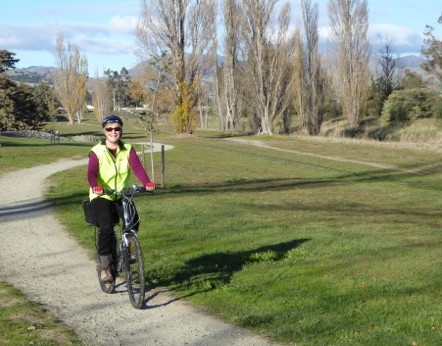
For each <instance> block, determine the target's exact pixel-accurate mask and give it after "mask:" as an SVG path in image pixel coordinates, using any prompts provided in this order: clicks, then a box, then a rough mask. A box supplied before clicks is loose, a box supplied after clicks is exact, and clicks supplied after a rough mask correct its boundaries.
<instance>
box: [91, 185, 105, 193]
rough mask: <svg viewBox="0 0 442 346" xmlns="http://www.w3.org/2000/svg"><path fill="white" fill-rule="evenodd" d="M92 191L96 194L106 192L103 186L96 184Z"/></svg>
mask: <svg viewBox="0 0 442 346" xmlns="http://www.w3.org/2000/svg"><path fill="white" fill-rule="evenodd" d="M92 192H93V193H94V194H96V195H102V194H103V193H104V190H103V188H102V187H101V186H94V187H93V188H92Z"/></svg>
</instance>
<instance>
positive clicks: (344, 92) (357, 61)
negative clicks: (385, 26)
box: [328, 0, 370, 126]
mask: <svg viewBox="0 0 442 346" xmlns="http://www.w3.org/2000/svg"><path fill="white" fill-rule="evenodd" d="M328 13H329V17H330V21H331V30H332V37H333V40H334V42H335V46H336V48H337V56H336V57H337V72H338V78H339V80H338V81H337V83H336V88H337V91H338V95H339V98H340V100H341V103H342V110H343V113H344V115H345V116H347V118H348V121H349V124H350V126H358V125H359V118H360V115H361V113H362V111H363V109H364V107H365V103H366V101H367V97H368V92H367V90H368V86H369V70H368V61H369V58H370V46H369V43H368V39H367V30H368V8H367V1H366V0H329V3H328Z"/></svg>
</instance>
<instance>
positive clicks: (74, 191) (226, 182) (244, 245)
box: [49, 134, 442, 345]
mask: <svg viewBox="0 0 442 346" xmlns="http://www.w3.org/2000/svg"><path fill="white" fill-rule="evenodd" d="M224 136H225V135H224V134H221V135H219V134H218V135H216V134H215V135H214V136H210V135H207V134H205V138H202V137H199V138H198V137H192V138H176V137H173V136H171V137H166V136H165V135H162V136H159V137H158V138H157V141H161V142H163V143H167V144H172V145H174V146H175V149H174V150H172V151H169V152H167V153H166V186H165V188H162V189H158V190H157V192H156V194H155V195H153V196H149V195H146V196H144V195H141V196H139V198H138V199H137V207H138V210H139V213H140V214H141V217H142V221H143V224H142V228H141V231H140V239H141V242H142V246H143V250H144V253H145V260H146V274H147V278H148V279H149V281H150V282H151V284H152V285H161V286H167V287H170V288H172V289H173V290H174V292H175V295H176V296H177V297H179V298H182V299H187V300H189V301H192V302H194V303H195V304H198V305H201V306H203V307H205V308H207V310H208V311H211V312H212V313H213V314H215V315H217V316H220V317H222V318H223V319H225V320H227V321H230V322H233V323H235V324H237V325H240V326H244V327H247V328H250V329H252V330H254V331H257V332H259V333H263V334H265V335H270V336H271V337H272V338H273V339H275V340H278V341H281V342H287V343H294V344H297V345H326V344H329V345H411V344H412V343H417V344H418V345H439V344H440V343H441V340H442V295H441V290H440V287H441V284H442V274H441V250H440V249H441V241H442V236H441V232H440V226H441V222H440V210H441V204H442V202H441V199H440V193H441V184H440V181H441V178H442V174H441V173H442V170H441V164H440V162H441V155H440V154H438V153H434V152H426V151H419V150H411V149H400V148H390V147H388V146H379V145H373V144H360V143H359V144H358V143H357V142H348V143H347V142H345V143H343V142H337V141H318V140H305V139H297V138H282V137H277V136H275V137H272V138H265V137H256V138H253V139H254V140H262V141H265V142H266V144H267V145H270V146H274V147H277V148H280V149H284V150H286V149H288V150H291V152H287V151H277V150H272V149H269V148H256V147H252V146H247V145H241V144H236V143H233V142H229V141H226V140H224V139H222V138H219V137H224ZM294 151H298V152H308V153H312V154H316V155H320V156H318V157H315V156H311V155H310V156H309V155H303V154H299V153H298V154H296V153H295V152H294ZM330 158H332V159H330ZM339 159H345V160H347V161H339ZM159 161H160V159H159V155H157V156H156V172H157V173H156V176H158V175H159V174H158V172H159V170H160V162H159ZM364 162H371V163H380V164H383V165H386V166H387V165H389V166H392V165H394V166H395V167H396V168H397V169H399V170H395V169H393V168H392V167H390V168H388V167H387V168H383V167H380V166H374V165H369V164H364ZM84 170H85V167H80V168H78V169H74V170H71V171H68V172H62V173H59V174H57V175H55V176H54V177H53V182H54V184H55V185H51V186H52V187H51V189H50V191H49V197H50V198H51V199H52V201H53V203H54V204H55V205H56V206H57V209H58V211H59V212H60V214H61V218H62V220H63V222H64V223H65V224H66V225H67V226H68V228H69V229H71V230H72V232H73V233H74V234H75V236H76V237H77V238H78V239H79V241H80V242H81V244H82V245H84V246H86V247H88V248H90V249H91V253H92V251H93V241H92V236H91V234H90V233H88V232H87V230H86V229H87V227H85V224H84V222H83V219H82V212H81V207H80V202H81V200H82V199H84V198H86V197H87V192H86V181H85V178H84ZM60 186H62V187H63V188H62V189H61V188H59V187H60Z"/></svg>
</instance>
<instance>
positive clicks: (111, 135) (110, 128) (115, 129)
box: [103, 123, 122, 143]
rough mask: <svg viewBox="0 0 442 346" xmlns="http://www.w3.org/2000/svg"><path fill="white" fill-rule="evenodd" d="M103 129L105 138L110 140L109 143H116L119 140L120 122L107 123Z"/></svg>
mask: <svg viewBox="0 0 442 346" xmlns="http://www.w3.org/2000/svg"><path fill="white" fill-rule="evenodd" d="M103 130H104V135H105V136H106V138H107V140H108V141H110V142H111V143H116V142H118V141H119V140H120V138H121V131H122V128H121V126H120V124H118V123H111V124H107V125H106V126H105V127H104V129H103Z"/></svg>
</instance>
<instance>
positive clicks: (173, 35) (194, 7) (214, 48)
mask: <svg viewBox="0 0 442 346" xmlns="http://www.w3.org/2000/svg"><path fill="white" fill-rule="evenodd" d="M217 4H219V5H220V6H219V8H218V7H216V6H217ZM301 11H302V16H301V17H302V24H301V25H299V26H298V27H297V28H296V30H295V31H294V32H291V31H290V23H291V8H290V6H289V4H284V5H280V4H279V3H278V1H277V0H242V1H239V0H224V1H219V2H214V1H210V0H198V1H196V0H185V1H174V0H143V1H142V11H141V19H140V21H139V24H138V27H137V40H138V44H139V46H140V48H141V51H142V52H143V53H144V56H145V57H146V58H148V57H149V58H152V57H154V61H156V63H155V65H156V66H155V69H154V71H156V72H157V77H156V79H155V76H152V75H151V76H150V77H149V78H148V82H147V83H146V84H145V85H147V86H148V87H147V88H145V92H146V93H150V96H146V97H145V99H146V100H149V105H150V107H151V108H152V109H156V108H157V107H159V106H160V104H159V103H156V102H157V101H158V99H156V98H155V97H152V94H155V95H159V94H161V93H169V94H170V95H173V97H174V107H175V108H174V110H173V115H174V121H175V126H176V131H177V132H191V131H192V129H193V128H194V127H195V126H196V125H195V119H196V118H195V117H193V114H194V113H195V110H197V109H199V110H200V113H201V109H202V107H201V105H205V103H206V102H207V101H208V100H210V101H212V102H213V103H212V104H211V106H212V107H213V106H215V108H216V111H217V113H218V116H219V123H220V127H221V128H223V129H233V130H241V120H242V119H244V118H247V119H248V120H249V124H250V126H251V128H252V130H253V131H255V132H259V133H263V134H272V133H274V132H275V131H281V130H282V131H283V132H287V131H289V130H290V123H291V117H292V116H293V115H294V114H297V115H298V116H299V118H300V120H301V127H302V130H303V131H304V132H306V133H308V134H310V135H316V134H318V133H319V132H320V129H321V124H322V121H323V119H324V114H326V112H328V111H329V110H330V107H333V108H335V110H338V111H340V112H342V114H343V115H344V116H345V117H346V119H347V123H348V126H349V127H357V126H358V125H359V124H360V120H361V117H362V116H364V115H366V114H370V113H372V112H373V108H371V109H370V108H369V107H377V110H378V112H377V114H378V115H380V113H381V111H382V108H383V104H384V102H385V100H386V99H387V98H388V96H389V95H390V94H391V92H393V90H394V88H396V87H398V83H397V82H393V79H394V78H396V77H397V76H396V77H395V76H394V72H395V66H394V61H395V60H394V57H393V50H392V48H393V45H392V44H391V43H389V44H385V45H383V47H384V49H385V50H384V51H383V52H381V54H380V57H381V59H380V64H381V66H382V68H381V69H380V71H379V74H378V75H377V76H371V73H370V71H369V59H370V45H369V42H368V39H367V30H368V8H367V1H366V0H329V1H328V14H329V18H330V23H331V38H332V42H333V48H334V50H333V54H332V56H331V58H329V59H328V60H327V61H326V59H325V57H324V56H321V55H320V53H319V49H318V5H317V4H314V3H312V1H311V0H301ZM218 14H220V16H219V17H220V18H221V23H218V22H217V19H218ZM216 23H218V25H216ZM221 37H222V38H221ZM424 43H425V45H426V46H427V47H428V49H427V50H424V52H423V56H424V57H427V58H428V59H427V62H428V64H429V65H428V69H427V70H428V71H431V72H434V73H436V71H439V72H440V68H441V62H440V58H439V60H438V58H437V56H438V55H437V54H439V57H440V51H441V49H440V41H438V40H437V39H436V38H435V37H434V36H432V35H431V30H429V31H428V32H427V40H426V41H425V42H424ZM219 52H221V53H222V56H223V59H224V60H223V61H222V62H221V59H219V57H218V55H217V54H218V53H219ZM431 57H434V59H433V60H432V59H430V58H431ZM151 61H152V60H151ZM165 61H167V64H166V65H167V69H164V68H162V67H159V62H162V64H165V63H164V62H165ZM163 67H164V66H163ZM209 70H211V71H212V72H213V73H211V74H210V75H213V76H214V78H213V79H211V80H209V79H208V78H207V77H208V74H207V71H209ZM436 75H437V74H436ZM439 78H440V76H439ZM394 84H396V85H394ZM166 90H167V91H166ZM152 100H156V101H155V102H152ZM201 119H202V117H201ZM202 126H204V123H202Z"/></svg>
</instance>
